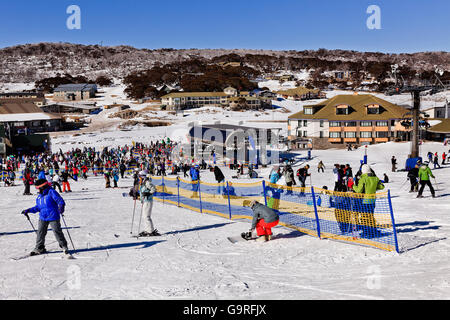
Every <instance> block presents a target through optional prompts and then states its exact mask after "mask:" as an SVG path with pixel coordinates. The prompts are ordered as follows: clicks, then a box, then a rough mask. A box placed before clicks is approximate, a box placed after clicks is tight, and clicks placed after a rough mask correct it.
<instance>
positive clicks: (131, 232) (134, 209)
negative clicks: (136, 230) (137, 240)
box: [130, 199, 136, 234]
mask: <svg viewBox="0 0 450 320" xmlns="http://www.w3.org/2000/svg"><path fill="white" fill-rule="evenodd" d="M135 212H136V199H134V207H133V218H132V220H131V231H130V234H133V225H134V213H135Z"/></svg>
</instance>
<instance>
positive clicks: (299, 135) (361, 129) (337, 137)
mask: <svg viewBox="0 0 450 320" xmlns="http://www.w3.org/2000/svg"><path fill="white" fill-rule="evenodd" d="M408 111H409V110H407V109H405V108H403V107H401V106H398V105H395V104H392V103H390V102H388V101H386V100H383V99H380V98H378V97H375V96H373V95H368V94H364V95H358V94H354V95H337V96H335V97H333V98H331V99H328V100H325V101H323V102H321V103H318V104H315V105H306V106H304V107H303V111H301V112H298V113H296V114H293V115H291V116H290V117H289V118H288V136H289V141H290V147H291V148H292V149H301V148H315V149H326V148H336V147H345V146H346V145H347V144H356V145H367V144H374V143H380V142H388V141H393V140H395V141H408V140H409V139H410V129H405V127H403V126H402V125H401V121H402V119H403V118H404V116H405V115H406V114H407V113H408ZM305 139H307V140H309V141H310V143H308V144H306V143H305V142H304V141H305ZM297 141H299V142H300V143H297Z"/></svg>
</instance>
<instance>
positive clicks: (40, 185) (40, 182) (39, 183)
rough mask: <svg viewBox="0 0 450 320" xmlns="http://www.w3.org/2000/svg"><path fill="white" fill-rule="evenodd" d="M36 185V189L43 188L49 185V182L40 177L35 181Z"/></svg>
mask: <svg viewBox="0 0 450 320" xmlns="http://www.w3.org/2000/svg"><path fill="white" fill-rule="evenodd" d="M34 185H35V186H36V189H41V188H44V187H46V186H48V182H47V180H45V179H39V180H37V181H36V182H35V183H34Z"/></svg>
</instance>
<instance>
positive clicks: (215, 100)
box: [161, 87, 250, 110]
mask: <svg viewBox="0 0 450 320" xmlns="http://www.w3.org/2000/svg"><path fill="white" fill-rule="evenodd" d="M234 98H246V99H249V98H250V92H249V91H238V90H237V89H235V88H232V87H228V88H225V89H224V91H223V92H172V93H169V94H166V95H164V96H162V97H161V104H162V105H164V106H166V109H167V110H177V109H192V108H201V107H208V106H211V107H212V106H218V107H226V106H229V105H230V103H233V102H234V100H233V99H234ZM230 99H231V100H230Z"/></svg>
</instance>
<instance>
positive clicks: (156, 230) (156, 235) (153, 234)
mask: <svg viewBox="0 0 450 320" xmlns="http://www.w3.org/2000/svg"><path fill="white" fill-rule="evenodd" d="M160 235H161V234H160V233H159V231H158V229H155V230H153V232H152V233H150V236H152V237H159V236H160Z"/></svg>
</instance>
